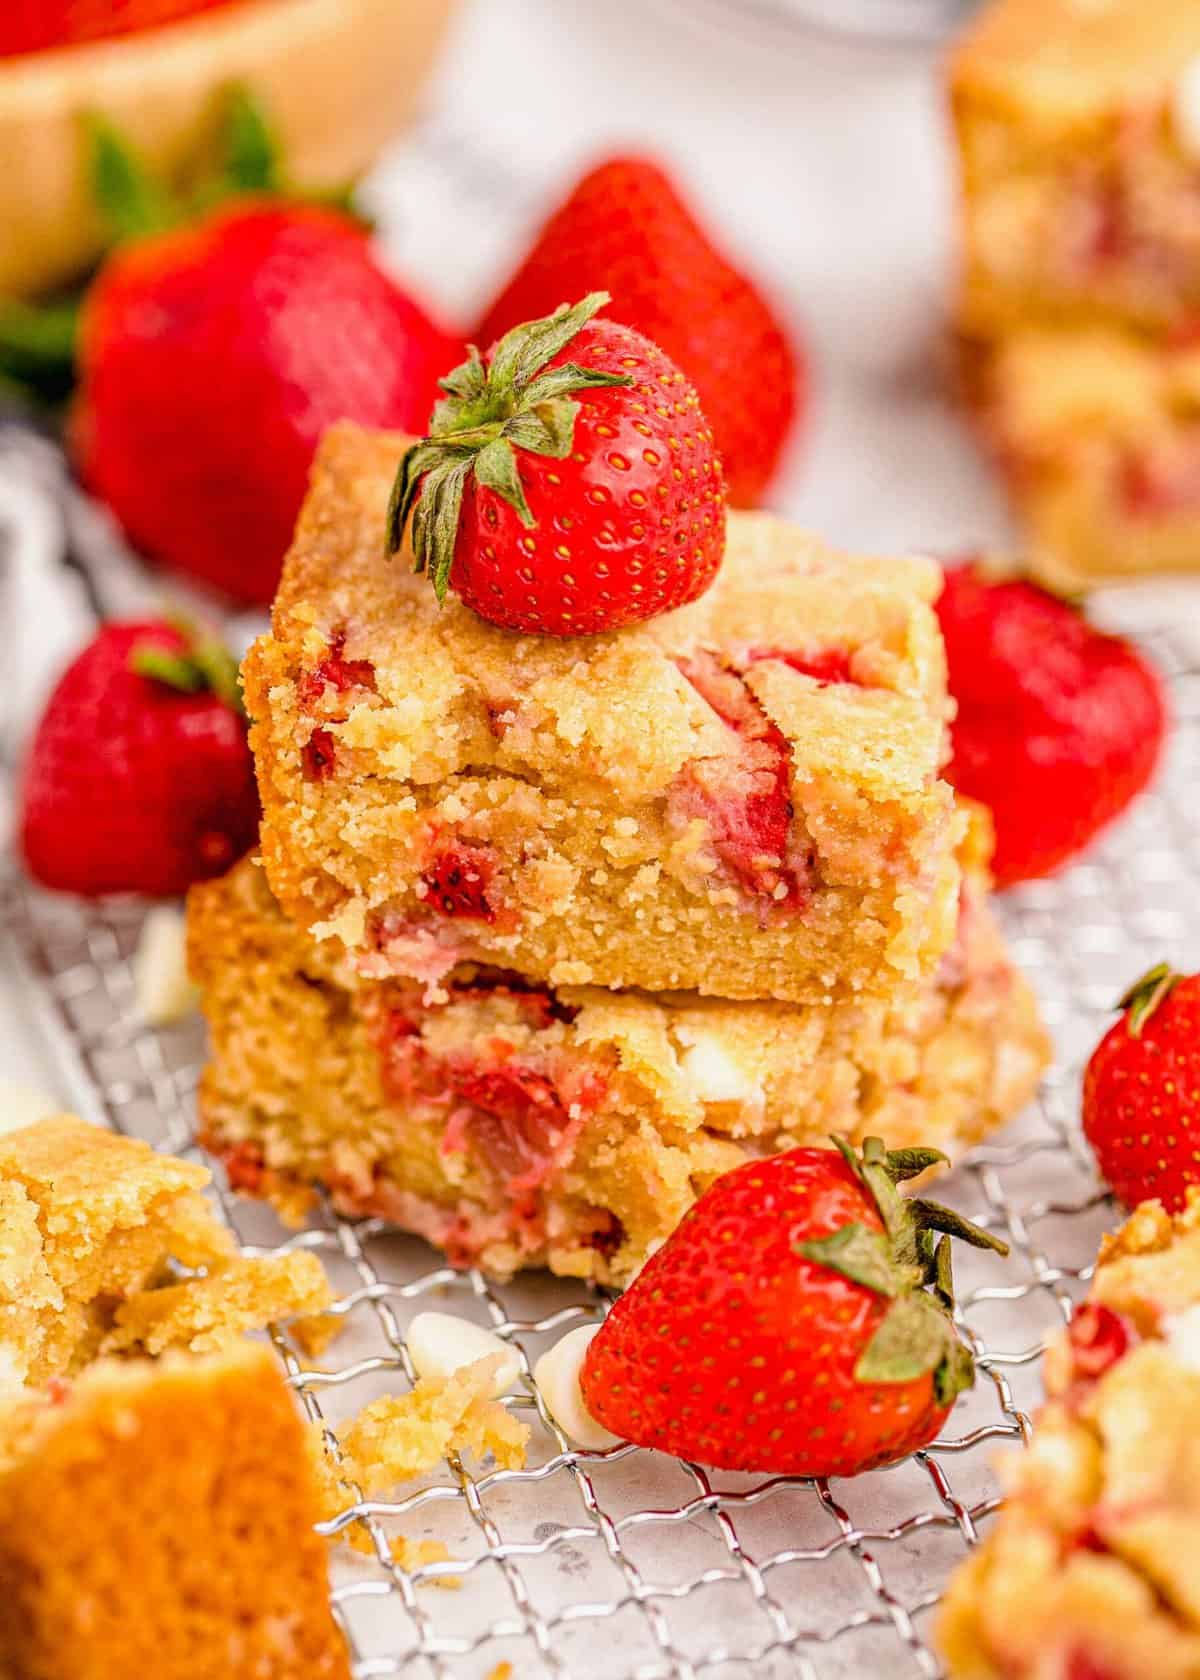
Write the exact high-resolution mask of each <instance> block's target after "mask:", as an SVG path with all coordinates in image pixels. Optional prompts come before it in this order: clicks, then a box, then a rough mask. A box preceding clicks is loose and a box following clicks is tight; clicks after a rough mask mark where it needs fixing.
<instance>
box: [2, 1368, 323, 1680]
mask: <svg viewBox="0 0 1200 1680" xmlns="http://www.w3.org/2000/svg"><path fill="white" fill-rule="evenodd" d="M318 1517H319V1494H318V1487H317V1483H316V1479H315V1477H314V1474H313V1467H312V1460H311V1456H310V1454H309V1452H308V1451H307V1447H306V1431H305V1426H304V1424H303V1422H302V1421H301V1419H300V1416H299V1414H298V1412H297V1410H296V1406H295V1402H294V1401H293V1399H292V1396H291V1394H290V1392H289V1390H288V1387H287V1385H286V1383H285V1381H284V1379H283V1375H282V1372H281V1371H280V1369H279V1365H278V1362H277V1361H276V1359H275V1358H274V1355H273V1354H272V1353H271V1352H270V1350H269V1349H266V1348H262V1347H254V1346H251V1345H249V1344H243V1345H240V1346H238V1347H235V1348H232V1349H226V1350H225V1351H223V1352H221V1353H216V1354H210V1355H206V1356H203V1357H199V1358H197V1357H193V1356H188V1355H182V1354H172V1355H168V1356H166V1357H165V1358H164V1359H162V1360H161V1361H157V1362H150V1361H146V1360H125V1361H118V1360H101V1361H99V1362H98V1363H96V1364H93V1365H92V1366H91V1367H90V1368H89V1369H88V1370H86V1371H85V1372H84V1373H83V1374H82V1375H81V1376H80V1377H79V1378H78V1379H75V1380H71V1381H65V1382H64V1381H62V1380H61V1379H56V1380H55V1382H54V1383H53V1384H52V1385H51V1387H50V1389H49V1390H48V1391H47V1390H42V1391H40V1392H38V1393H36V1394H32V1393H31V1394H29V1395H27V1396H26V1397H25V1398H24V1399H22V1400H20V1401H18V1402H16V1403H9V1404H8V1405H7V1406H5V1407H4V1408H2V1409H0V1580H2V1581H3V1582H4V1592H3V1593H2V1594H0V1674H3V1675H6V1676H11V1677H12V1680H18V1677H19V1680H61V1676H63V1675H68V1674H69V1675H70V1676H71V1680H112V1677H113V1675H115V1674H120V1673H126V1672H129V1673H135V1674H137V1673H141V1674H147V1675H151V1674H152V1675H154V1676H155V1680H229V1677H230V1676H235V1675H236V1676H245V1677H246V1680H249V1677H250V1676H251V1675H253V1676H256V1677H257V1680H349V1674H350V1668H349V1662H348V1659H347V1654H346V1650H345V1645H344V1643H343V1641H342V1639H341V1636H340V1634H339V1633H338V1632H337V1630H336V1628H335V1626H334V1624H333V1620H332V1617H331V1614H330V1609H329V1600H328V1589H327V1583H326V1575H325V1568H326V1555H325V1554H326V1548H325V1545H324V1543H323V1542H322V1541H321V1540H320V1539H319V1537H318V1536H317V1535H316V1534H315V1533H314V1531H313V1524H314V1522H316V1521H317V1520H318Z"/></svg>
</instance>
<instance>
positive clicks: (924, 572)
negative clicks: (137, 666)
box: [244, 423, 965, 1003]
mask: <svg viewBox="0 0 1200 1680" xmlns="http://www.w3.org/2000/svg"><path fill="white" fill-rule="evenodd" d="M406 441H407V440H406V439H404V438H402V437H400V436H398V435H394V434H380V433H372V432H368V431H364V430H362V429H360V428H358V427H356V426H353V425H350V424H348V423H347V424H343V425H340V426H337V427H335V428H333V430H332V431H331V432H330V433H329V434H328V435H327V437H326V439H325V441H324V443H323V445H322V447H321V449H320V451H319V453H318V457H317V460H316V462H315V465H314V469H313V475H312V481H311V486H310V490H309V494H308V498H307V501H306V502H305V505H304V508H303V510H302V512H301V515H300V520H299V524H298V526H297V530H296V536H295V540H294V542H293V545H292V548H291V551H290V553H289V555H288V557H287V560H286V563H285V566H284V570H283V577H282V581H281V584H280V588H279V592H278V595H277V598H276V601H275V606H274V611H273V616H272V626H271V630H270V632H269V633H268V634H267V635H265V636H263V637H261V638H260V639H259V640H258V641H257V642H256V643H255V644H254V646H253V647H252V648H251V650H250V653H249V654H248V656H247V659H246V663H245V667H244V680H245V692H246V701H247V706H248V709H249V711H250V715H251V719H252V733H251V741H252V745H253V748H254V753H255V758H256V761H257V766H258V775H259V781H260V786H261V790H262V799H263V809H264V821H263V830H262V860H263V864H264V866H265V869H266V873H267V877H268V880H269V882H270V885H271V887H272V889H273V891H274V892H275V894H276V896H277V897H278V899H279V900H280V902H281V904H282V906H283V908H284V909H285V911H286V912H287V913H288V914H289V915H291V916H292V917H293V918H295V919H296V920H297V921H298V922H300V923H301V924H303V925H305V926H307V927H309V928H311V929H312V930H313V931H314V932H315V933H316V934H317V935H318V937H333V938H337V939H339V940H341V941H342V942H343V943H344V944H345V945H346V946H347V947H348V948H349V949H350V950H351V951H352V952H354V953H356V955H357V957H358V960H359V964H360V967H361V968H362V970H363V971H364V972H365V973H368V974H373V975H376V976H380V977H385V976H387V975H389V974H395V975H402V976H405V977H408V978H415V979H417V980H420V981H423V982H425V983H426V984H427V985H428V986H430V987H433V988H436V987H437V985H438V983H439V982H440V980H441V979H442V978H443V977H444V976H445V975H447V974H448V973H449V972H450V971H451V970H452V969H453V968H454V966H455V965H456V964H458V963H460V962H471V963H482V964H487V965H491V966H493V967H497V968H502V969H507V970H510V971H515V972H516V973H517V974H519V975H520V976H522V977H523V978H525V979H529V980H534V981H543V982H549V983H550V984H552V985H600V986H609V987H638V988H642V989H648V990H656V991H675V990H687V991H697V992H703V993H707V994H710V995H715V996H720V997H727V998H753V999H768V998H779V999H785V1000H790V1001H793V1002H808V1003H811V1002H818V1001H823V1000H829V999H834V998H838V999H844V998H847V997H853V996H854V995H856V994H863V995H874V996H879V995H883V994H887V995H890V994H892V993H894V992H896V991H897V989H898V988H900V987H902V986H903V985H905V984H906V983H910V982H916V981H918V980H920V979H921V978H923V977H925V976H928V975H929V974H930V973H932V972H933V971H934V970H935V969H936V967H937V965H938V964H939V962H940V961H941V959H942V958H943V956H944V955H945V954H946V952H947V951H948V950H949V949H950V947H951V945H952V942H953V939H954V936H955V929H956V922H957V917H958V905H959V889H960V879H959V868H958V864H957V862H956V860H955V847H956V845H957V843H958V841H959V838H960V835H961V830H962V826H963V822H964V820H965V819H964V818H963V817H962V815H961V813H960V812H958V811H957V810H956V808H955V804H954V800H953V796H952V793H951V790H950V788H949V786H948V785H947V784H946V782H945V781H943V780H942V779H941V777H940V775H939V771H940V767H941V765H942V762H943V759H944V757H945V752H946V743H947V729H946V726H947V720H948V716H949V709H950V708H949V702H948V700H947V694H946V673H945V659H944V654H943V648H942V643H941V637H940V634H939V631H938V626H937V620H936V615H935V614H934V612H933V609H932V605H931V603H932V602H933V601H934V600H935V599H936V596H937V593H938V590H939V588H940V572H939V569H938V567H937V566H936V565H935V564H934V563H933V562H931V561H929V560H927V559H920V558H905V559H881V558H875V557H869V556H852V555H847V554H841V553H838V552H837V551H835V550H833V549H831V548H828V547H826V546H825V545H824V544H823V543H821V542H820V541H818V540H816V539H814V538H812V537H810V536H807V535H805V534H804V533H803V532H801V531H799V530H796V529H795V528H794V527H792V526H790V525H788V524H786V523H784V522H783V521H781V520H779V519H777V518H774V517H772V516H770V515H768V514H763V513H731V514H730V516H729V534H728V542H727V549H726V555H725V559H724V562H723V565H722V567H721V570H720V573H719V575H718V577H717V580H716V582H715V583H714V585H713V587H712V588H711V589H710V590H709V591H708V592H707V593H706V594H705V595H703V596H701V598H700V599H699V600H697V601H694V602H692V603H690V604H689V605H687V606H685V607H682V608H679V609H677V610H676V611H674V612H671V613H668V614H666V615H664V616H662V617H659V618H657V619H654V620H652V621H650V622H648V623H644V624H640V625H637V626H635V627H633V628H630V629H626V630H621V631H616V632H613V633H609V634H604V635H597V636H588V637H577V638H569V639H563V638H556V637H548V636H546V637H541V636H532V635H526V634H520V633H517V632H513V631H508V630H502V629H499V628H497V627H495V626H493V625H491V624H488V623H485V622H484V621H483V620H482V619H480V618H478V617H477V616H476V615H475V614H474V613H472V612H471V611H470V610H469V609H468V608H466V607H465V606H463V605H462V604H461V602H459V601H458V600H456V599H455V598H454V597H453V596H448V597H447V599H446V602H445V604H444V605H443V606H441V607H439V606H438V603H437V600H436V597H435V595H434V592H433V589H432V588H431V586H430V583H429V581H428V579H427V578H425V577H422V576H417V575H414V574H413V573H412V571H411V569H410V568H411V564H412V561H411V556H410V555H409V554H408V553H407V551H405V552H402V553H401V554H399V555H397V556H395V557H394V558H391V559H389V558H387V557H386V556H385V553H384V541H383V537H384V518H385V510H386V506H387V500H388V492H389V489H390V486H391V482H392V478H393V474H394V472H395V469H396V465H397V463H398V461H399V459H400V456H401V454H402V452H403V449H404V448H405V445H406Z"/></svg>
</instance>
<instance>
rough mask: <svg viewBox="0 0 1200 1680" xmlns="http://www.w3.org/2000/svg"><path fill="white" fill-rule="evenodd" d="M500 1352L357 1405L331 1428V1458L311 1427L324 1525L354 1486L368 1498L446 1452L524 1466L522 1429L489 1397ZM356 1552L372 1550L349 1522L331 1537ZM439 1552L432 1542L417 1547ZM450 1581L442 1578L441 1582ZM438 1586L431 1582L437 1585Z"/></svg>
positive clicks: (429, 1557) (525, 1432) (406, 1561)
mask: <svg viewBox="0 0 1200 1680" xmlns="http://www.w3.org/2000/svg"><path fill="white" fill-rule="evenodd" d="M502 1363H503V1355H501V1354H490V1355H488V1357H487V1358H485V1359H477V1360H475V1361H474V1363H473V1364H471V1365H464V1366H462V1367H461V1368H460V1369H459V1370H457V1371H454V1372H453V1373H452V1374H451V1375H450V1376H448V1377H424V1378H422V1379H421V1381H420V1382H418V1383H417V1384H416V1385H415V1387H413V1388H412V1389H411V1390H410V1391H409V1392H408V1393H407V1394H385V1395H383V1396H382V1397H381V1398H380V1399H378V1400H372V1401H371V1402H370V1404H369V1405H367V1406H364V1407H363V1409H362V1411H361V1412H359V1413H358V1415H357V1417H354V1418H351V1419H350V1420H349V1422H347V1423H343V1424H342V1425H340V1427H339V1428H338V1429H337V1430H336V1435H337V1441H338V1448H339V1455H338V1460H337V1462H335V1461H334V1459H333V1457H332V1455H331V1453H330V1451H329V1449H328V1448H327V1447H326V1444H325V1440H324V1437H323V1435H322V1432H321V1430H320V1428H319V1427H317V1426H314V1429H313V1437H312V1439H313V1449H314V1450H313V1457H314V1459H315V1461H316V1466H317V1477H318V1481H319V1483H320V1491H321V1505H322V1510H323V1514H324V1517H325V1520H326V1521H332V1519H333V1518H335V1517H337V1516H339V1515H340V1514H341V1512H343V1511H344V1510H345V1509H346V1506H347V1505H348V1504H349V1503H351V1502H352V1501H353V1498H354V1492H353V1488H352V1486H351V1484H354V1486H356V1487H357V1488H358V1489H359V1490H360V1491H361V1493H362V1496H363V1497H364V1498H367V1499H370V1498H373V1497H374V1496H375V1495H377V1494H380V1493H383V1492H384V1491H385V1490H386V1489H388V1488H390V1487H393V1486H394V1485H395V1484H396V1483H397V1482H402V1481H407V1480H409V1479H410V1478H411V1477H413V1476H419V1475H422V1474H423V1473H424V1472H425V1471H428V1470H432V1469H434V1467H435V1466H436V1465H437V1464H438V1463H440V1461H441V1460H442V1459H443V1458H445V1457H446V1456H447V1454H449V1453H454V1454H460V1453H471V1454H472V1455H473V1456H474V1457H475V1458H477V1459H480V1460H483V1459H485V1458H488V1457H491V1458H492V1459H494V1460H495V1462H496V1463H497V1464H498V1465H499V1466H500V1468H501V1469H503V1470H514V1469H519V1468H520V1467H521V1466H522V1465H523V1464H524V1463H525V1453H526V1448H527V1446H528V1444H529V1427H528V1425H527V1424H524V1423H521V1422H520V1421H519V1419H517V1418H514V1417H512V1416H511V1415H510V1413H509V1412H508V1411H507V1410H506V1408H505V1407H504V1406H502V1405H501V1404H500V1402H499V1401H498V1400H493V1399H491V1397H490V1396H491V1390H492V1386H493V1384H494V1382H495V1380H496V1374H497V1371H498V1368H499V1367H500V1365H501V1364H502ZM339 1538H344V1539H346V1540H347V1541H348V1543H349V1544H350V1545H352V1546H354V1547H355V1548H356V1549H357V1550H373V1546H372V1544H371V1542H370V1539H369V1537H368V1536H367V1534H366V1530H365V1529H364V1528H363V1527H362V1525H361V1523H357V1522H356V1523H352V1524H350V1525H349V1526H348V1527H347V1528H346V1529H345V1530H344V1531H343V1533H342V1535H340V1536H339ZM412 1544H413V1543H412V1542H406V1541H404V1539H403V1537H401V1539H400V1541H398V1542H396V1543H394V1546H393V1553H392V1555H393V1557H394V1558H395V1561H396V1562H397V1563H399V1564H400V1566H401V1568H405V1569H407V1568H411V1567H412V1566H413V1562H412V1561H411V1560H413V1559H414V1554H413V1553H412V1552H411V1551H406V1553H405V1557H404V1558H402V1557H400V1556H397V1553H396V1550H395V1545H401V1546H404V1547H408V1546H411V1545H412ZM416 1545H417V1547H418V1549H419V1548H420V1547H422V1546H429V1545H432V1546H437V1547H440V1542H438V1541H431V1542H417V1543H416ZM448 1556H449V1554H448V1553H446V1552H445V1551H444V1549H443V1550H441V1551H440V1553H439V1555H438V1556H436V1557H435V1556H434V1554H432V1553H428V1552H427V1553H426V1555H425V1556H423V1557H421V1556H415V1562H416V1563H432V1562H439V1561H442V1560H443V1559H444V1558H446V1557H448ZM449 1579H450V1578H449V1577H447V1578H446V1581H448V1580H449ZM446 1581H439V1583H438V1584H439V1585H445V1584H446Z"/></svg>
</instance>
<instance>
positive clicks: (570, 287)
mask: <svg viewBox="0 0 1200 1680" xmlns="http://www.w3.org/2000/svg"><path fill="white" fill-rule="evenodd" d="M592 287H603V288H604V290H605V291H607V292H610V293H611V294H612V297H613V309H612V313H613V316H614V317H615V319H617V320H618V321H624V322H626V323H627V324H628V325H629V326H631V327H635V328H636V329H637V331H638V332H640V333H644V334H645V336H646V337H647V338H648V339H650V340H652V341H653V343H655V344H659V345H661V346H662V348H663V350H664V351H665V352H666V354H667V355H668V356H669V357H670V358H671V360H672V361H673V362H676V363H678V365H679V366H680V367H681V368H682V369H683V371H684V373H685V374H686V375H687V377H688V378H689V379H690V380H691V381H692V383H693V384H694V385H695V387H696V390H697V392H698V393H699V396H700V406H701V407H702V408H703V410H704V412H705V414H706V415H707V416H708V419H709V423H710V425H711V426H712V432H713V437H714V438H715V439H716V444H717V448H718V450H719V451H720V454H721V457H722V460H723V462H724V466H725V480H726V483H727V484H728V486H729V499H730V501H731V502H732V503H733V504H734V506H735V507H754V506H756V505H757V504H758V502H760V501H761V499H762V495H763V491H764V490H765V489H766V487H767V485H768V483H769V482H770V479H771V477H772V475H773V474H774V472H775V468H776V466H777V465H778V462H779V458H780V456H781V454H782V453H783V447H784V444H785V443H786V442H787V438H788V434H789V432H790V431H791V428H792V426H793V424H794V423H795V421H796V420H797V417H798V414H799V412H800V411H801V410H802V408H803V402H804V390H805V375H806V370H805V365H804V361H803V357H802V354H801V351H800V348H799V346H798V345H795V344H793V343H792V342H790V341H789V338H788V335H787V333H786V332H785V331H784V328H783V327H782V325H781V324H780V322H779V320H778V319H777V317H776V316H775V315H774V313H773V312H772V310H771V307H770V305H769V304H768V303H766V302H765V301H764V299H763V297H762V296H761V294H760V293H759V291H758V290H757V288H756V287H755V285H754V283H753V281H751V280H750V279H748V278H747V277H746V275H744V274H742V273H741V272H740V271H739V270H738V269H737V268H735V267H734V266H733V265H732V264H731V263H730V262H729V260H728V259H727V258H726V257H725V256H724V254H723V253H722V252H721V251H719V250H718V249H717V248H716V247H715V246H714V245H713V244H712V243H711V241H710V240H709V237H708V235H707V233H706V232H705V231H704V229H703V228H702V227H701V226H700V224H699V223H698V222H697V221H696V219H695V217H694V216H693V215H692V213H691V211H690V210H689V209H688V207H687V205H686V204H685V203H684V202H683V200H682V199H681V198H680V196H679V194H678V192H677V191H676V188H675V186H674V183H673V182H672V181H671V180H670V178H669V177H668V176H667V175H665V174H664V173H663V171H662V170H661V169H659V168H657V167H656V166H655V165H654V164H652V163H648V162H646V160H645V159H643V158H610V159H609V160H608V161H607V162H606V163H602V164H600V166H599V167H598V168H596V169H593V170H592V171H591V172H590V173H589V174H587V175H585V176H584V178H583V179H582V180H581V181H580V182H578V183H577V185H576V186H574V187H573V188H572V189H571V191H570V193H569V194H568V195H567V197H566V199H565V200H564V201H563V202H562V204H560V205H559V207H558V209H557V210H555V211H554V212H553V214H552V215H551V216H550V218H549V220H548V221H547V222H546V223H545V225H544V226H543V227H542V228H541V230H540V231H539V233H538V234H537V236H536V238H535V239H534V242H533V245H532V247H531V248H530V250H529V251H528V253H527V254H526V256H525V259H524V261H523V262H522V263H521V266H520V267H519V268H518V269H517V271H516V273H515V274H514V275H513V276H512V278H511V280H509V282H508V284H507V286H505V288H504V290H503V291H502V292H501V293H500V295H499V297H498V298H496V300H495V302H494V303H493V304H492V306H491V308H490V309H489V310H488V311H487V314H486V315H485V316H484V318H483V320H482V322H481V323H480V325H479V327H478V329H477V332H476V335H475V336H476V338H477V339H478V341H479V343H480V344H490V343H491V342H492V340H493V339H496V338H500V337H501V336H502V335H503V334H504V333H506V332H508V331H509V329H510V328H512V327H515V326H516V325H517V324H518V323H519V322H521V321H528V320H531V319H532V318H533V317H534V316H537V315H548V314H549V313H550V311H551V310H552V309H555V308H557V306H558V305H559V304H560V303H561V302H562V301H563V299H564V298H571V297H581V296H582V295H583V293H584V292H585V291H587V290H589V289H591V288H592Z"/></svg>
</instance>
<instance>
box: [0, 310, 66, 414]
mask: <svg viewBox="0 0 1200 1680" xmlns="http://www.w3.org/2000/svg"><path fill="white" fill-rule="evenodd" d="M80 301H81V299H80V296H79V295H78V294H74V295H66V296H62V297H58V298H52V299H49V300H48V301H47V302H45V303H22V302H20V301H19V300H18V299H17V298H2V299H0V378H3V379H4V380H5V381H6V382H7V384H8V385H9V386H10V387H11V388H12V390H13V391H14V392H16V393H18V394H19V395H22V396H25V397H33V398H34V399H35V400H37V401H39V402H43V403H50V404H53V403H58V402H61V401H62V400H63V399H64V398H65V397H67V396H68V395H69V394H70V391H71V387H72V385H73V384H74V382H75V345H76V340H77V337H78V333H79V309H80Z"/></svg>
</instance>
